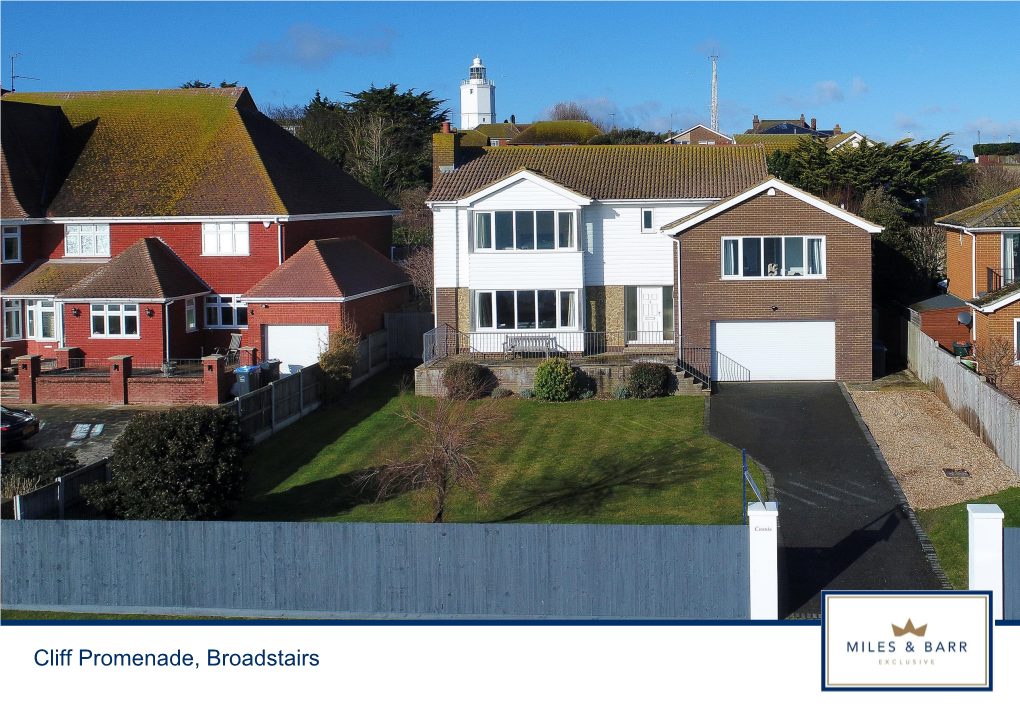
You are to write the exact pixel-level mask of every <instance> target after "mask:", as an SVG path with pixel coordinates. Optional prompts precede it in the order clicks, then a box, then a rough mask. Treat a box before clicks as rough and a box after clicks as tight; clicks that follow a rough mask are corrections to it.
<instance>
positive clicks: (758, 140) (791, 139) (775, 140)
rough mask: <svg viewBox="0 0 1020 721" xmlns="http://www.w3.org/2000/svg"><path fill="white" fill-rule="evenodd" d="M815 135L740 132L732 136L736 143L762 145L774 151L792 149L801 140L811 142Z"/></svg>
mask: <svg viewBox="0 0 1020 721" xmlns="http://www.w3.org/2000/svg"><path fill="white" fill-rule="evenodd" d="M814 137H815V136H813V135H808V134H806V133H805V134H801V135H758V134H756V133H742V134H737V135H734V136H733V141H734V142H735V143H736V144H737V145H758V144H760V145H764V146H765V150H766V151H768V152H770V153H771V152H774V151H776V150H793V149H794V148H795V147H797V146H798V145H799V144H800V143H802V142H811V141H812V139H813V138H814Z"/></svg>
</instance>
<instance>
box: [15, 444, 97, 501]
mask: <svg viewBox="0 0 1020 721" xmlns="http://www.w3.org/2000/svg"><path fill="white" fill-rule="evenodd" d="M80 467H81V464H80V463H78V459H77V458H76V457H75V454H74V451H73V450H71V449H70V448H40V449H39V450H35V451H27V452H26V453H18V454H16V455H13V456H8V457H6V458H5V459H4V469H3V490H2V493H0V495H3V497H4V498H13V497H14V496H18V495H22V494H24V493H31V492H32V491H34V490H35V489H37V488H39V487H41V486H45V485H47V484H48V483H53V481H55V480H57V476H62V475H64V474H65V473H70V472H71V471H73V470H76V469H78V468H80Z"/></svg>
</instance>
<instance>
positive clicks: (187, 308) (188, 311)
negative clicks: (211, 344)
mask: <svg viewBox="0 0 1020 721" xmlns="http://www.w3.org/2000/svg"><path fill="white" fill-rule="evenodd" d="M184 329H185V330H186V331H187V332H188V333H190V332H191V331H193V330H198V316H197V314H196V313H195V299H194V298H187V299H185V301H184Z"/></svg>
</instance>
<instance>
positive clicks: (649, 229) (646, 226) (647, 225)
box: [641, 208, 655, 233]
mask: <svg viewBox="0 0 1020 721" xmlns="http://www.w3.org/2000/svg"><path fill="white" fill-rule="evenodd" d="M653 216H654V213H652V209H651V208H642V209H641V232H642V233H654V232H655V227H654V223H653Z"/></svg>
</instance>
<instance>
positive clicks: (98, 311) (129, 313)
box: [89, 303, 139, 338]
mask: <svg viewBox="0 0 1020 721" xmlns="http://www.w3.org/2000/svg"><path fill="white" fill-rule="evenodd" d="M89 313H90V315H91V321H92V337H93V338H138V337H139V333H138V304H137V303H92V304H91V305H90V306H89Z"/></svg>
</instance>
